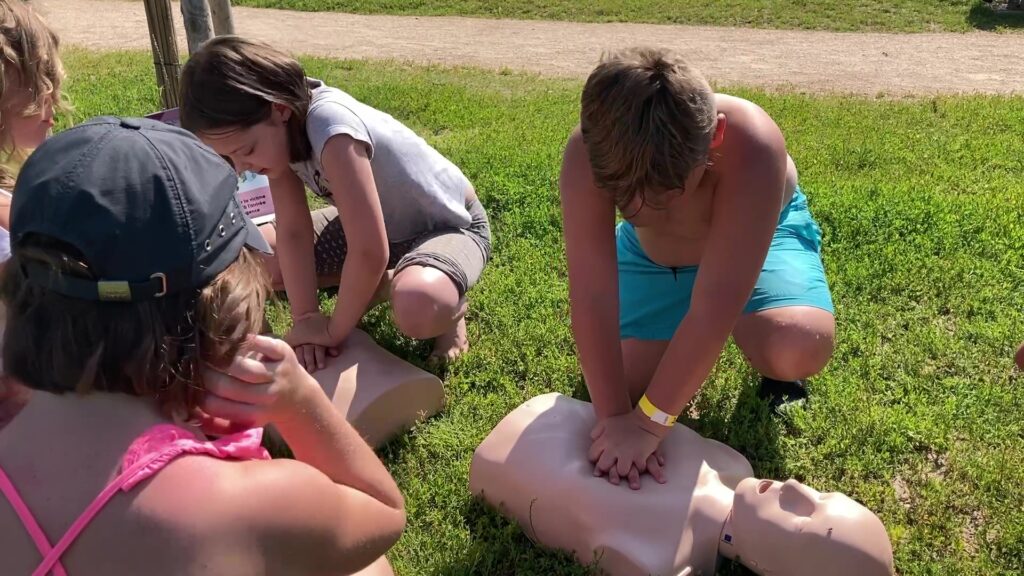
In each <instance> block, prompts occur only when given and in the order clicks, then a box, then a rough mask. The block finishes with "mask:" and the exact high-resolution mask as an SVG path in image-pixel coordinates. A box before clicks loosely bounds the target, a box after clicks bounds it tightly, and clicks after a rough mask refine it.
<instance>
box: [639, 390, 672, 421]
mask: <svg viewBox="0 0 1024 576" xmlns="http://www.w3.org/2000/svg"><path fill="white" fill-rule="evenodd" d="M639 406H640V411H641V412H643V413H644V415H646V416H647V417H648V418H650V419H651V421H653V422H657V423H658V424H661V425H662V426H672V425H674V424H675V423H676V419H677V418H678V416H673V415H671V414H669V413H667V412H664V411H662V410H659V409H658V408H657V407H655V405H654V404H651V401H650V400H648V399H647V395H646V394H644V395H643V396H642V397H641V398H640V404H639Z"/></svg>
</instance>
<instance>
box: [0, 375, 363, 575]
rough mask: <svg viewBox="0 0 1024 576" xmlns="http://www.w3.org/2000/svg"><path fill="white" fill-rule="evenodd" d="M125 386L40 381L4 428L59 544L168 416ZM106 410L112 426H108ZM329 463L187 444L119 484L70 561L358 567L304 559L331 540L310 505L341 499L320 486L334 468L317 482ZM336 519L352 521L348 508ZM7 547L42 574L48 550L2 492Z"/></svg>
mask: <svg viewBox="0 0 1024 576" xmlns="http://www.w3.org/2000/svg"><path fill="white" fill-rule="evenodd" d="M117 396H118V395H102V394H93V395H90V396H88V397H80V398H72V397H64V396H54V395H51V394H45V393H38V392H36V393H34V394H33V399H32V401H31V402H29V403H28V405H27V406H26V407H25V408H24V409H23V410H22V412H21V413H20V414H19V415H18V416H17V417H15V418H14V420H13V421H12V422H11V423H10V424H9V425H8V426H7V427H6V428H5V429H4V431H3V434H2V435H0V463H2V464H3V467H4V471H5V472H6V474H7V475H8V476H9V478H10V480H11V482H12V484H13V485H14V486H15V488H16V490H17V491H18V493H19V494H20V496H21V498H22V499H23V500H24V502H25V504H26V505H27V507H28V509H29V511H30V512H31V514H32V515H33V516H34V517H35V519H36V520H37V521H38V523H39V524H40V526H41V528H42V530H43V532H44V533H45V534H46V536H47V539H48V540H49V542H50V544H51V545H56V544H57V542H58V541H59V540H60V538H61V537H62V536H63V535H64V534H65V532H66V531H67V530H68V527H69V526H71V524H72V523H73V522H74V521H75V520H76V518H77V517H78V516H79V514H81V513H82V511H84V510H85V509H86V508H87V507H88V506H89V505H90V503H91V502H92V501H93V500H94V499H95V498H96V497H97V495H98V494H100V492H101V491H103V489H104V488H105V487H106V486H107V485H108V484H109V483H110V482H111V480H112V479H114V478H115V477H116V476H117V475H118V468H119V467H120V464H121V460H122V457H123V456H124V453H125V450H126V449H127V448H128V447H129V445H130V444H131V443H132V442H133V440H134V439H135V438H137V437H138V436H139V435H140V433H141V432H142V431H144V430H146V429H148V428H150V427H152V426H153V425H156V424H160V423H165V422H166V421H165V420H164V419H163V418H161V416H160V415H159V414H157V413H156V412H155V411H153V410H151V409H147V408H144V407H142V406H144V405H143V403H142V402H139V401H138V400H136V399H133V398H130V397H126V396H125V397H122V398H117ZM115 415H116V416H115ZM98 421H104V422H107V423H108V424H109V426H107V427H105V428H100V427H98V426H97V425H96V423H97V422H98ZM318 475H319V476H322V475H320V474H319V472H317V471H316V470H315V469H312V468H310V467H309V466H306V465H305V464H302V463H301V462H296V461H292V460H280V461H240V460H229V459H220V458H215V457H211V456H203V455H182V456H179V457H177V458H175V459H174V460H173V461H171V462H170V463H168V464H167V465H166V466H165V467H163V468H162V469H160V470H159V472H158V473H156V474H154V475H153V476H152V477H150V478H149V479H147V480H144V481H142V482H141V483H139V484H138V485H137V486H134V487H133V488H132V489H131V490H129V491H127V492H123V491H118V492H117V493H116V494H115V495H114V496H113V498H111V499H110V501H109V503H107V504H106V505H105V506H104V507H103V508H102V509H101V511H100V512H99V513H98V514H97V515H96V516H95V518H94V519H93V520H92V521H91V522H89V524H88V525H87V526H86V527H85V529H84V530H83V531H82V533H81V535H80V536H79V537H78V538H77V539H76V540H75V541H74V543H73V544H72V545H71V547H70V548H69V549H68V550H67V552H66V553H64V554H63V555H62V557H61V559H60V562H61V564H62V565H63V566H64V567H65V569H66V570H67V572H68V574H69V575H71V576H74V575H75V574H83V573H85V574H147V575H153V576H162V575H165V574H166V575H168V576H170V575H184V576H207V575H209V576H213V575H234V574H238V575H246V576H248V575H258V574H313V573H316V574H323V573H328V574H330V573H335V574H342V573H347V572H345V571H342V569H341V568H339V569H337V570H333V571H332V570H326V571H325V570H324V569H323V567H322V566H321V567H320V568H318V569H311V566H310V565H309V563H308V562H305V561H300V559H302V560H306V559H309V558H311V557H316V556H318V555H319V556H321V559H320V561H321V562H323V554H322V552H323V548H325V547H326V546H325V545H327V544H330V542H329V541H325V539H324V538H323V534H318V533H317V531H316V529H315V528H313V527H314V526H316V524H317V521H318V520H321V521H322V520H324V519H323V518H320V519H318V518H316V517H315V516H316V513H311V512H310V510H311V509H312V508H313V507H314V506H315V507H318V508H320V509H322V510H323V512H321V515H327V514H331V512H332V511H336V508H335V509H334V510H332V508H333V507H332V506H331V504H332V502H330V499H329V498H324V497H323V494H322V492H320V491H319V490H318V488H323V487H324V486H323V484H328V483H330V484H332V485H333V483H331V482H330V480H329V479H327V478H326V477H323V479H322V483H318V482H317V480H316V477H317V476H318ZM318 484H319V485H318ZM304 488H305V489H304ZM281 492H284V494H283V495H282V496H281V497H276V498H275V497H273V494H274V493H281ZM307 493H308V494H311V495H313V498H314V501H313V502H312V503H310V504H312V506H309V505H304V504H303V500H304V499H305V496H306V494H307ZM317 494H319V495H320V496H319V499H318V500H317ZM275 500H276V502H275ZM303 509H305V510H303ZM302 516H305V518H303V517H302ZM328 521H333V522H334V523H335V524H343V523H344V522H343V519H341V518H338V517H337V516H335V517H334V518H329V519H328ZM303 522H305V529H304V524H303ZM311 528H312V529H311ZM317 548H320V550H317ZM0 556H2V557H3V558H4V561H3V564H4V571H5V573H7V571H8V570H9V571H10V573H12V574H31V573H32V572H33V571H34V570H35V569H36V568H37V567H38V566H39V563H40V560H41V554H39V552H38V551H37V550H36V546H35V544H33V542H32V540H31V538H30V537H29V534H28V532H27V531H26V528H25V526H24V525H23V524H22V521H21V520H20V519H19V518H18V516H17V515H16V513H15V511H14V509H13V508H12V506H11V505H10V503H9V502H7V501H6V499H4V498H2V497H0Z"/></svg>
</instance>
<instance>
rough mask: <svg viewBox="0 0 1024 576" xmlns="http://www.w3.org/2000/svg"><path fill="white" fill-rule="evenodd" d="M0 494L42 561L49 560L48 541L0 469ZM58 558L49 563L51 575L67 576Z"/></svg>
mask: <svg viewBox="0 0 1024 576" xmlns="http://www.w3.org/2000/svg"><path fill="white" fill-rule="evenodd" d="M0 492H3V494H4V496H6V497H7V501H8V502H10V503H11V507H12V508H14V512H15V513H16V514H17V515H18V518H19V519H20V520H21V523H22V525H24V526H25V531H26V532H28V535H29V536H31V537H32V541H33V542H35V544H36V549H38V550H39V554H40V555H41V556H42V557H43V558H44V561H45V560H47V559H49V555H50V552H51V551H52V548H51V547H50V541H49V540H48V539H47V538H46V534H44V533H43V529H42V528H40V527H39V523H38V522H36V518H35V516H33V515H32V512H30V511H29V509H28V506H27V505H26V504H25V501H24V500H22V498H21V495H20V494H18V490H17V489H16V488H15V487H14V484H13V483H12V482H11V479H10V478H8V477H7V474H5V473H4V470H3V468H0ZM59 558H60V557H59V556H58V557H57V558H55V559H54V561H53V562H51V563H50V565H51V566H52V569H53V573H54V575H55V576H67V572H65V571H64V566H62V565H61V563H60V562H58V561H57V560H58V559H59Z"/></svg>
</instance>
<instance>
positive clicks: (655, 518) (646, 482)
mask: <svg viewBox="0 0 1024 576" xmlns="http://www.w3.org/2000/svg"><path fill="white" fill-rule="evenodd" d="M556 406H557V410H555V409H554V408H556ZM593 424H594V413H593V408H592V407H591V405H590V404H587V403H585V402H580V401H578V400H573V399H571V398H568V397H565V396H562V395H559V394H554V393H552V394H546V395H543V396H538V397H536V398H534V399H532V400H529V401H527V402H526V403H525V404H523V405H522V406H520V407H519V408H518V409H516V410H515V411H513V412H512V413H511V414H509V415H508V416H507V417H506V418H505V419H504V420H502V422H501V423H500V424H499V425H498V426H497V427H496V428H495V429H494V431H493V432H492V433H491V434H490V435H489V436H488V437H487V439H486V440H484V442H483V443H482V444H481V445H480V446H479V448H478V449H477V450H476V453H475V455H474V458H473V463H472V468H471V470H470V490H471V491H472V492H473V494H474V495H478V496H482V497H483V498H484V499H485V500H486V501H487V502H489V503H490V504H491V505H493V506H495V507H497V508H498V509H499V510H501V511H502V512H503V513H504V514H506V515H508V516H510V517H511V518H514V519H515V520H516V522H518V523H519V525H520V526H522V528H523V530H524V532H525V533H526V534H527V535H528V536H529V537H530V538H531V539H532V540H533V541H534V542H536V543H538V544H540V545H542V546H544V547H548V548H555V549H562V550H572V551H573V553H574V554H575V555H576V557H577V559H578V560H579V561H580V562H582V563H584V564H588V563H591V562H594V561H596V562H597V564H598V565H599V566H601V567H602V568H603V569H604V570H606V571H607V572H608V573H609V574H614V575H622V576H632V575H636V576H647V575H648V574H650V575H654V576H696V575H698V574H699V575H705V576H707V575H712V574H714V573H715V569H716V565H717V562H718V541H719V538H720V537H721V533H722V527H723V525H724V523H725V520H726V518H727V517H728V515H729V511H730V510H731V509H732V501H733V489H734V488H735V486H736V485H737V484H738V483H739V482H740V480H742V479H744V478H749V477H750V476H752V475H753V471H752V470H751V468H750V464H749V463H748V462H747V460H746V459H745V458H744V457H743V456H742V455H741V454H739V453H738V452H736V451H735V450H733V449H731V448H729V447H728V446H725V445H724V444H721V443H720V442H716V441H714V440H708V439H706V438H703V437H701V436H700V435H698V434H697V433H696V432H694V431H693V430H690V429H689V428H686V427H685V426H676V427H675V429H674V430H673V431H672V433H671V438H672V439H671V441H666V442H663V444H662V453H663V455H664V457H665V475H666V477H667V479H668V482H667V483H666V484H664V485H661V484H658V483H657V482H655V481H654V480H653V479H652V478H650V477H644V478H643V479H642V482H643V486H642V489H641V490H639V491H631V490H630V489H629V487H628V486H627V485H626V483H625V482H623V483H622V485H620V486H614V485H611V484H609V483H608V481H607V480H606V479H604V478H595V477H594V476H593V465H592V464H590V463H589V462H587V460H586V458H584V457H581V455H584V454H586V451H587V448H588V446H589V444H588V439H589V433H590V430H591V428H592V427H593ZM556 436H557V437H559V438H565V437H567V436H568V437H572V438H577V439H578V440H576V441H573V442H564V441H558V442H545V437H556ZM540 479H542V480H540ZM566 494H572V501H571V503H567V502H566Z"/></svg>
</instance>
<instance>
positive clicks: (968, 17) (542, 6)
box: [235, 0, 1024, 32]
mask: <svg viewBox="0 0 1024 576" xmlns="http://www.w3.org/2000/svg"><path fill="white" fill-rule="evenodd" d="M235 4H238V5H240V6H262V7H270V8H290V9H294V10H310V11H331V10H333V11H339V12H355V13H359V14H410V15H412V14H415V15H423V16H482V17H486V18H522V19H537V20H572V21H580V22H650V23H655V24H710V25H714V26H744V27H757V28H807V29H813V30H841V31H854V30H857V31H866V30H871V31H894V32H922V31H937V30H952V31H966V30H972V29H986V30H987V29H1010V28H1018V27H1020V26H1021V25H1024V18H1022V17H1019V16H1018V17H1013V16H997V15H995V14H994V13H993V12H992V10H991V9H990V8H989V7H988V6H987V5H986V4H984V3H983V2H982V1H981V0H856V1H854V2H850V1H849V0H734V1H732V2H723V1H721V0H591V1H583V0H519V1H517V2H508V1H505V0H235Z"/></svg>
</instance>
